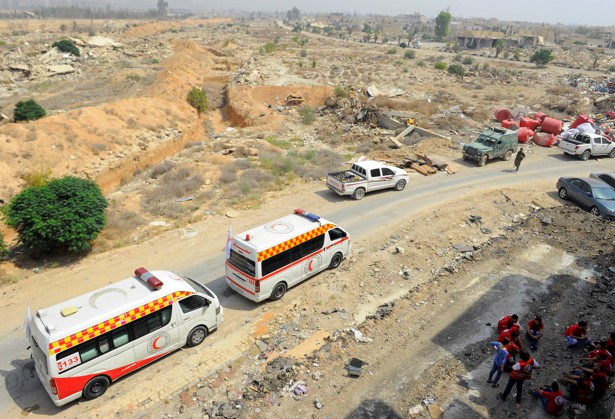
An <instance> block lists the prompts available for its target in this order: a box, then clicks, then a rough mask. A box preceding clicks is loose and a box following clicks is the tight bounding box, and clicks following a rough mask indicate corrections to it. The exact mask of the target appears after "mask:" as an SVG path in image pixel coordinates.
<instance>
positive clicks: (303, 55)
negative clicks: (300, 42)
mask: <svg viewBox="0 0 615 419" xmlns="http://www.w3.org/2000/svg"><path fill="white" fill-rule="evenodd" d="M299 55H300V56H301V57H303V58H305V57H307V49H302V50H301V51H300V52H299Z"/></svg>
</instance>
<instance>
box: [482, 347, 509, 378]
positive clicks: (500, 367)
mask: <svg viewBox="0 0 615 419" xmlns="http://www.w3.org/2000/svg"><path fill="white" fill-rule="evenodd" d="M509 343H510V341H509V340H508V338H504V339H503V340H502V342H491V343H490V344H489V345H490V346H493V347H494V348H495V350H496V351H497V352H496V353H495V357H494V358H493V367H492V368H491V371H489V378H487V382H488V383H492V384H491V387H499V386H500V385H499V384H498V381H500V377H501V376H502V372H504V367H505V366H506V358H507V357H508V351H507V350H506V345H508V344H509ZM496 372H497V374H496ZM493 374H495V380H493V381H492V380H491V378H493Z"/></svg>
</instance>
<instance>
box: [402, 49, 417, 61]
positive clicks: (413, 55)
mask: <svg viewBox="0 0 615 419" xmlns="http://www.w3.org/2000/svg"><path fill="white" fill-rule="evenodd" d="M404 58H407V59H409V60H413V59H414V58H416V52H415V51H414V50H411V49H409V50H408V51H406V52H404Z"/></svg>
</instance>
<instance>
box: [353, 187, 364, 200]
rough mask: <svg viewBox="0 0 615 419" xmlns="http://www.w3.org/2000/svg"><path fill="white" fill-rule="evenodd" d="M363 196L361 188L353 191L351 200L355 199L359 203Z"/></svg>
mask: <svg viewBox="0 0 615 419" xmlns="http://www.w3.org/2000/svg"><path fill="white" fill-rule="evenodd" d="M364 196H365V189H363V188H357V189H355V191H354V193H353V194H352V198H353V199H356V200H357V201H360V200H361V199H363V197H364Z"/></svg>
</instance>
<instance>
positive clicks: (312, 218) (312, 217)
mask: <svg viewBox="0 0 615 419" xmlns="http://www.w3.org/2000/svg"><path fill="white" fill-rule="evenodd" d="M293 213H294V214H297V215H301V216H303V217H305V218H307V219H308V220H310V221H318V220H320V217H319V216H318V215H316V214H312V213H311V212H307V211H306V210H303V209H300V208H297V209H296V210H294V211H293Z"/></svg>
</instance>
